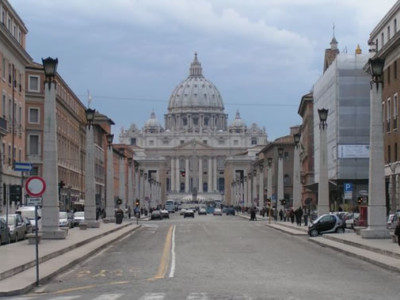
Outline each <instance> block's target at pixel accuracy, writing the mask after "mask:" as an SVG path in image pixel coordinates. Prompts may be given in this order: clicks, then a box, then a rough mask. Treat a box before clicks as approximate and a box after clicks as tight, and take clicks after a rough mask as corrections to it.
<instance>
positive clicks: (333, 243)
mask: <svg viewBox="0 0 400 300" xmlns="http://www.w3.org/2000/svg"><path fill="white" fill-rule="evenodd" d="M238 216H240V217H242V218H247V219H250V217H249V215H247V214H238ZM257 220H258V221H262V222H263V223H265V225H266V226H268V227H271V228H274V229H276V230H279V231H282V232H285V233H287V234H290V235H296V236H302V235H303V236H308V233H307V227H306V226H304V224H303V226H297V225H296V224H295V223H294V224H292V223H291V222H281V221H275V220H271V223H269V219H268V218H267V217H265V218H263V217H262V216H258V215H257ZM308 240H309V241H310V242H312V243H315V244H318V245H320V246H322V247H327V248H331V249H333V250H336V251H339V252H342V253H344V254H346V255H348V256H352V257H356V258H359V259H361V260H363V261H366V262H369V263H372V264H374V265H377V266H380V267H382V268H384V269H386V270H391V271H395V272H400V247H399V246H398V245H397V243H393V241H392V239H363V238H362V237H361V236H360V235H357V234H356V233H355V232H354V231H353V230H351V229H346V231H345V233H344V234H339V233H331V234H324V235H321V236H318V237H309V238H308Z"/></svg>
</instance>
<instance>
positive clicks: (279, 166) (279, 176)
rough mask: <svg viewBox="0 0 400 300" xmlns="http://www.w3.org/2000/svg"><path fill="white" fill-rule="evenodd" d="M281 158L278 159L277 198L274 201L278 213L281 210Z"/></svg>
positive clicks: (282, 195)
mask: <svg viewBox="0 0 400 300" xmlns="http://www.w3.org/2000/svg"><path fill="white" fill-rule="evenodd" d="M283 197H284V194H283V157H279V158H278V198H277V199H276V201H277V205H276V207H277V208H278V211H279V210H280V209H281V208H283V207H282V204H281V200H282V199H283Z"/></svg>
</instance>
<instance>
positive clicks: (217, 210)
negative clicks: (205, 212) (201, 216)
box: [213, 208, 222, 216]
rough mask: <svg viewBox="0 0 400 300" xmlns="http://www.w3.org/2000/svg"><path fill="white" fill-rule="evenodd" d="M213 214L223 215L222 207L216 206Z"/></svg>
mask: <svg viewBox="0 0 400 300" xmlns="http://www.w3.org/2000/svg"><path fill="white" fill-rule="evenodd" d="M213 215H214V216H222V210H221V209H220V208H215V209H214V212H213Z"/></svg>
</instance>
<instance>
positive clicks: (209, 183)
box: [208, 157, 213, 193]
mask: <svg viewBox="0 0 400 300" xmlns="http://www.w3.org/2000/svg"><path fill="white" fill-rule="evenodd" d="M212 173H213V171H212V157H208V192H209V193H210V192H212V191H213V186H212V178H213V177H212Z"/></svg>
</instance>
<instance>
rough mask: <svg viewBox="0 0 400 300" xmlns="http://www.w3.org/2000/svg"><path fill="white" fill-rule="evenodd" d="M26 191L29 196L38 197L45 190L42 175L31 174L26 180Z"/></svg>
mask: <svg viewBox="0 0 400 300" xmlns="http://www.w3.org/2000/svg"><path fill="white" fill-rule="evenodd" d="M25 189H26V192H27V193H28V195H29V196H31V197H40V196H42V195H43V193H44V191H45V190H46V182H45V181H44V179H43V178H42V177H39V176H32V177H29V178H28V179H27V180H26V184H25Z"/></svg>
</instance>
